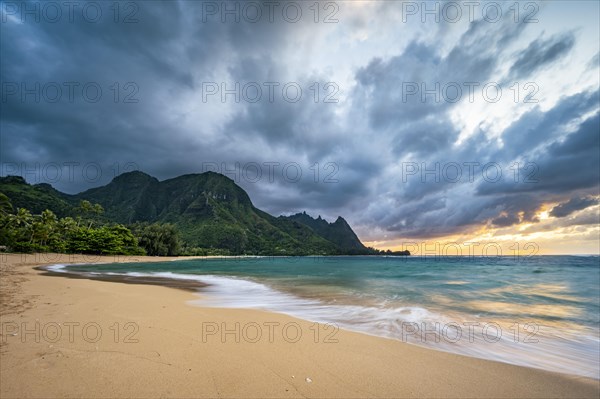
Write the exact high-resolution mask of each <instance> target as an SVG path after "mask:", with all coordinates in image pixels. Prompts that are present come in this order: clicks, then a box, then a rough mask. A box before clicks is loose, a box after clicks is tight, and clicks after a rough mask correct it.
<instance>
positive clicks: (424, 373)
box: [0, 254, 600, 397]
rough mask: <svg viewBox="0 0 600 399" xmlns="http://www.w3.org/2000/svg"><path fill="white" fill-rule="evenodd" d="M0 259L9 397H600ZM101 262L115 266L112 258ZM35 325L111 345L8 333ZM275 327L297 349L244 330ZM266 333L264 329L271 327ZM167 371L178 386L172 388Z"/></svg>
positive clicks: (284, 319)
mask: <svg viewBox="0 0 600 399" xmlns="http://www.w3.org/2000/svg"><path fill="white" fill-rule="evenodd" d="M0 256H2V258H1V266H2V268H1V273H2V279H1V287H2V302H1V307H0V317H1V319H2V323H3V330H2V337H0V338H1V339H2V341H1V343H0V348H1V350H0V356H2V364H3V367H2V370H1V372H0V374H1V378H0V382H1V383H0V386H2V388H1V390H0V393H1V395H0V396H2V397H41V396H45V397H48V396H52V397H59V396H67V397H68V396H86V397H109V396H111V397H112V396H117V397H124V396H136V397H146V396H148V397H156V396H168V397H181V396H191V397H302V396H306V397H432V396H435V397H465V396H467V397H486V396H487V397H548V396H552V397H597V395H598V392H599V391H600V389H599V384H600V381H597V380H593V379H589V378H584V377H576V376H572V375H565V374H559V373H553V372H548V371H544V370H539V369H532V368H526V367H521V366H514V365H509V364H505V363H499V362H494V361H490V360H482V359H476V358H471V357H466V356H461V355H456V354H451V353H447V352H442V351H436V350H433V349H427V348H423V347H418V346H415V345H411V344H407V343H403V342H400V341H397V340H392V339H386V338H380V337H376V336H371V335H367V334H363V333H356V332H351V331H347V330H339V331H338V332H337V333H336V335H335V338H336V339H337V342H331V343H326V342H323V341H324V338H325V337H326V335H327V334H328V333H330V332H328V331H324V330H323V329H322V328H323V326H317V328H318V329H319V332H320V333H321V336H320V337H319V339H318V340H315V339H313V338H315V336H314V332H315V329H314V325H315V323H310V322H308V321H306V320H302V319H297V318H293V317H290V316H287V315H284V314H280V313H272V312H264V311H259V310H248V309H223V308H205V307H198V306H189V305H187V304H186V303H185V302H188V301H190V300H193V299H194V298H195V297H194V298H191V291H193V292H196V290H195V289H192V288H191V287H181V286H173V287H166V286H165V284H164V282H165V280H167V279H163V278H160V282H161V284H158V285H162V286H163V287H162V288H161V287H159V286H157V282H156V281H146V282H142V283H141V284H140V281H129V282H127V283H128V284H122V281H121V282H119V283H117V282H115V281H112V280H111V279H102V282H101V283H100V282H98V280H100V279H88V278H87V276H86V277H84V276H77V277H71V278H63V279H60V278H58V279H48V278H46V277H48V274H46V273H53V274H52V276H54V275H57V276H58V277H68V276H66V275H65V274H66V273H59V272H48V271H47V270H46V271H44V270H39V269H36V268H39V267H41V266H44V265H48V263H53V262H54V263H79V264H86V263H98V262H97V260H98V258H99V257H94V259H93V261H94V262H92V260H90V259H85V257H81V256H71V255H67V256H68V257H69V258H70V260H69V261H68V262H65V261H64V260H63V261H62V262H61V261H56V259H52V260H49V261H48V262H45V263H44V262H43V261H42V262H40V259H34V260H33V262H31V261H28V260H27V257H26V256H21V255H13V254H10V255H9V254H1V255H0ZM194 258H195V259H198V258H206V257H191V258H187V257H186V258H155V257H129V258H126V257H120V258H119V259H118V261H124V262H127V261H133V260H136V261H138V262H139V261H143V262H156V261H169V260H177V259H178V260H185V259H194ZM102 260H104V261H105V262H102V263H113V262H114V261H115V259H113V258H112V257H105V258H102ZM173 280H175V279H173ZM177 282H178V283H180V282H181V280H177ZM167 288H179V289H178V290H169V289H167ZM200 294H201V292H200ZM182 302H183V303H182ZM36 322H39V323H41V325H42V327H41V335H43V334H44V326H45V327H47V330H48V331H50V327H55V326H54V324H59V325H61V326H64V325H66V324H65V323H79V324H81V325H86V324H85V323H88V324H89V323H92V322H93V323H96V324H98V325H99V326H101V327H102V330H103V331H102V332H103V333H104V338H105V339H102V340H100V341H98V342H97V343H91V342H88V341H87V340H85V339H81V338H80V339H74V342H70V341H69V340H68V339H67V337H62V338H61V339H59V340H58V341H57V342H49V341H48V339H47V338H48V337H45V338H46V339H41V340H40V342H32V339H28V338H31V337H32V334H33V335H35V333H30V335H29V336H27V335H26V336H25V337H23V335H22V334H23V331H22V329H19V331H18V332H17V333H16V334H17V335H16V336H12V335H9V334H10V333H9V334H6V333H7V332H9V331H7V329H6V327H7V326H8V327H14V325H17V327H20V326H23V323H25V327H26V328H29V329H30V330H31V328H32V326H33V325H34V324H35V323H36ZM7 323H8V324H7ZM11 323H12V324H11ZM52 323H54V324H52ZM114 323H118V324H119V325H120V330H121V333H122V335H123V334H125V333H126V332H131V331H125V330H124V326H125V325H126V324H127V323H134V324H133V325H134V326H137V328H138V333H137V334H136V337H138V338H139V342H137V343H125V342H122V341H123V337H119V340H118V342H113V340H112V339H108V338H114V337H113V336H112V335H113V333H114V332H113V330H110V326H113V325H114ZM236 323H237V324H238V325H240V326H241V327H238V329H240V331H238V332H237V333H236V332H235V331H234V332H230V333H229V335H228V334H227V333H225V336H223V335H222V333H223V331H221V332H218V331H217V332H215V333H214V334H212V333H211V331H213V330H211V329H214V328H217V329H218V330H222V329H221V327H224V328H225V330H227V329H231V328H233V329H234V330H235V326H236ZM273 323H278V324H279V325H280V326H286V325H292V324H291V323H293V325H297V326H300V331H301V332H302V333H304V334H303V336H302V338H301V339H299V340H298V341H297V342H288V341H289V339H286V337H285V336H281V334H279V335H276V334H274V336H273V337H272V338H273V340H272V342H269V340H267V339H266V337H262V339H261V340H259V341H257V342H249V341H248V340H247V338H252V337H251V336H250V337H249V336H246V335H247V334H251V333H252V332H253V331H255V330H256V331H257V329H256V325H258V326H259V327H261V326H265V325H267V326H269V325H271V326H272V325H274V324H273ZM131 325H132V324H130V326H131ZM246 327H247V328H246ZM251 327H252V328H254V330H253V329H252V328H251ZM311 327H312V329H311ZM244 328H246V330H244ZM261 328H262V333H263V334H266V333H267V332H268V331H267V329H266V328H265V327H261ZM63 329H64V328H63ZM34 330H35V329H34ZM48 331H46V332H48ZM132 331H133V330H132ZM290 331H291V330H290ZM245 333H246V335H244V334H245ZM19 336H20V338H21V339H18V338H19ZM236 336H237V338H238V342H236V340H235V339H234V338H236ZM240 336H241V339H239V338H240ZM23 338H25V340H24V341H25V342H22V341H23ZM42 338H44V337H42ZM88 338H89V337H88ZM223 338H224V339H223ZM287 338H291V337H287ZM203 340H205V341H206V342H202V341H203ZM34 341H35V340H34ZM59 348H60V349H59ZM155 353H158V354H159V355H158V356H157V355H156V354H155ZM166 359H168V360H166ZM90 362H91V363H92V364H95V365H96V366H97V367H99V368H98V372H99V373H100V374H99V375H97V374H96V373H95V372H93V371H92V370H90V368H89V366H86V364H88V363H90ZM115 362H116V364H117V365H118V364H119V362H124V363H125V364H126V365H127V367H126V368H125V369H123V368H122V367H114V366H115ZM183 365H186V367H187V368H186V367H183ZM188 366H189V367H188ZM111 367H112V368H111ZM172 369H177V370H178V371H176V372H174V371H173V370H172ZM69 373H71V374H73V373H74V377H75V379H74V381H76V383H74V384H67V385H68V386H61V383H60V380H61V377H62V378H64V377H66V376H68V375H70V374H69ZM186 373H190V374H192V375H193V377H192V375H187V374H186ZM120 374H123V376H122V375H120ZM163 374H165V375H163ZM167 375H168V376H169V378H172V379H173V380H172V381H166V380H165V376H167ZM125 376H129V377H132V378H133V377H135V376H138V377H139V378H140V380H141V381H143V382H144V383H143V384H139V383H133V384H131V385H129V386H123V387H116V386H111V387H106V386H105V385H103V384H101V383H100V382H101V381H103V380H105V379H106V378H108V379H109V380H111V379H115V380H122V379H123V378H125ZM292 376H294V378H292ZM306 378H309V379H310V380H311V381H310V382H308V380H306ZM31 381H36V383H35V384H32V383H31ZM82 381H85V384H91V386H89V387H87V386H85V384H84V383H83V382H82ZM175 382H176V384H175ZM63 385H64V384H63Z"/></svg>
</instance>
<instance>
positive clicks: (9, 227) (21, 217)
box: [0, 193, 144, 255]
mask: <svg viewBox="0 0 600 399" xmlns="http://www.w3.org/2000/svg"><path fill="white" fill-rule="evenodd" d="M88 208H89V209H92V210H93V212H92V214H91V215H90V214H89V212H88V213H87V214H86V215H87V216H88V217H87V218H85V219H84V218H79V219H78V220H77V221H76V220H75V219H73V218H71V217H65V218H62V219H58V218H57V217H56V215H55V214H54V212H52V211H51V210H48V209H46V210H44V211H42V212H41V213H40V214H38V215H34V214H32V213H31V212H30V211H29V210H28V209H25V208H17V210H16V212H14V213H13V207H12V204H11V202H10V200H9V198H8V197H7V196H6V195H5V194H2V193H0V245H2V246H4V247H6V248H7V249H8V250H10V251H13V252H67V253H86V254H124V255H140V254H144V251H143V250H142V249H141V248H139V247H138V244H137V240H136V238H135V237H134V236H133V234H132V233H131V231H130V230H129V229H128V228H126V227H125V226H122V225H120V224H110V225H104V226H100V227H97V228H92V225H93V223H94V222H95V216H97V215H98V214H99V213H100V210H101V207H100V206H99V205H98V206H96V205H94V206H92V205H91V204H90V203H89V202H88V203H85V202H84V201H82V202H81V209H88ZM89 216H92V217H89Z"/></svg>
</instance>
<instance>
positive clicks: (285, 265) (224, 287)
mask: <svg viewBox="0 0 600 399" xmlns="http://www.w3.org/2000/svg"><path fill="white" fill-rule="evenodd" d="M599 260H600V259H599V257H598V256H531V257H518V258H517V257H428V258H426V257H385V256H353V257H344V256H339V257H317V256H315V257H246V258H223V259H201V260H185V261H175V262H159V263H125V264H124V263H120V264H116V263H115V264H102V265H92V266H90V265H69V266H64V265H56V266H53V267H51V270H54V271H70V272H75V273H81V274H84V275H85V274H88V275H89V274H92V275H98V274H103V275H111V276H114V277H118V276H120V275H123V276H129V278H131V277H136V276H153V277H164V278H170V279H192V280H197V281H200V282H203V283H206V284H208V286H207V287H204V288H202V289H201V295H199V296H198V299H197V300H194V301H192V305H199V306H209V307H221V308H251V309H261V310H267V311H274V312H280V313H285V314H288V315H291V316H295V317H298V318H302V319H306V320H309V321H314V322H319V323H330V324H333V325H335V326H338V327H340V328H344V329H347V330H352V331H357V332H362V333H366V334H371V335H375V336H380V337H385V338H389V339H396V340H401V341H404V342H408V343H410V344H414V345H420V346H424V347H428V348H432V349H437V350H442V351H447V352H452V353H458V354H462V355H466V356H472V357H478V358H483V359H490V360H496V361H500V362H505V363H511V364H516V365H522V366H528V367H535V368H541V369H545V370H550V371H557V372H562V373H568V374H574V375H580V376H587V377H592V378H596V379H600V262H599Z"/></svg>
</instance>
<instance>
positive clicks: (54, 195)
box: [0, 171, 371, 255]
mask: <svg viewBox="0 0 600 399" xmlns="http://www.w3.org/2000/svg"><path fill="white" fill-rule="evenodd" d="M0 192H2V193H4V194H6V195H7V196H8V197H9V198H10V200H11V202H12V204H13V206H14V207H15V208H17V207H25V208H28V209H30V210H31V211H32V212H34V213H39V212H41V211H43V210H44V209H50V210H52V211H54V212H55V213H57V214H58V215H59V216H68V215H75V208H76V206H77V205H78V204H79V202H80V201H81V200H88V201H90V202H92V203H98V204H100V205H102V207H103V208H104V210H105V213H104V215H103V217H104V218H105V219H106V221H111V222H117V223H123V224H126V225H128V224H132V223H135V222H150V223H153V222H164V223H173V224H175V225H176V226H177V228H178V229H179V231H180V232H181V235H182V238H183V240H184V242H185V243H186V245H187V246H189V247H197V248H220V249H225V250H228V251H229V253H232V254H257V255H308V254H358V253H364V254H366V253H371V252H370V250H369V249H367V248H366V247H364V246H363V245H362V243H361V242H360V240H359V239H358V237H357V236H356V234H354V232H353V231H352V229H351V228H350V226H349V225H348V223H346V221H345V220H344V219H343V218H341V217H340V218H338V220H336V221H335V222H334V223H327V222H326V221H324V220H323V219H321V218H320V217H319V218H318V219H313V218H311V217H310V216H308V215H306V213H301V214H297V215H293V216H289V217H284V216H281V217H278V218H276V217H273V216H271V215H269V214H268V213H266V212H263V211H261V210H260V209H258V208H256V207H255V206H254V205H253V204H252V201H251V200H250V198H249V197H248V194H247V193H246V192H245V191H244V190H243V189H242V188H241V187H239V186H238V185H237V184H235V182H234V181H233V180H231V179H230V178H228V177H226V176H223V175H221V174H218V173H214V172H206V173H202V174H188V175H183V176H179V177H176V178H173V179H168V180H164V181H158V179H156V178H154V177H152V176H149V175H147V174H145V173H143V172H139V171H136V172H129V173H124V174H122V175H120V176H117V177H116V178H114V179H113V181H111V182H110V183H109V184H107V185H106V186H102V187H97V188H93V189H90V190H87V191H84V192H82V193H79V194H76V195H68V194H64V193H61V192H59V191H57V190H55V189H53V188H52V187H51V186H50V185H48V184H38V185H29V184H27V183H26V182H25V181H24V180H23V179H22V178H20V177H14V176H8V177H3V178H0Z"/></svg>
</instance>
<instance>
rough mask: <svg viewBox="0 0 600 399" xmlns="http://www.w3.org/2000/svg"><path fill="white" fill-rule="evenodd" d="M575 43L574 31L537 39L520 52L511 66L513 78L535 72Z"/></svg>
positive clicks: (557, 57) (510, 73)
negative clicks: (545, 38)
mask: <svg viewBox="0 0 600 399" xmlns="http://www.w3.org/2000/svg"><path fill="white" fill-rule="evenodd" d="M574 44H575V36H574V35H573V33H567V34H563V35H560V36H553V37H551V38H549V39H547V40H543V39H541V38H539V39H536V40H535V41H533V42H531V43H530V44H529V46H527V48H526V49H525V50H523V51H521V52H520V53H519V54H518V57H517V60H516V61H515V62H514V63H513V65H512V66H511V67H510V71H509V75H510V76H512V77H513V78H518V77H527V76H531V75H532V74H533V73H534V72H536V71H538V70H540V69H541V68H543V67H545V66H547V65H548V64H551V63H552V62H554V61H556V60H557V59H559V58H561V57H563V56H565V55H566V54H567V53H568V52H569V51H570V50H571V49H572V48H573V46H574Z"/></svg>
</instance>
